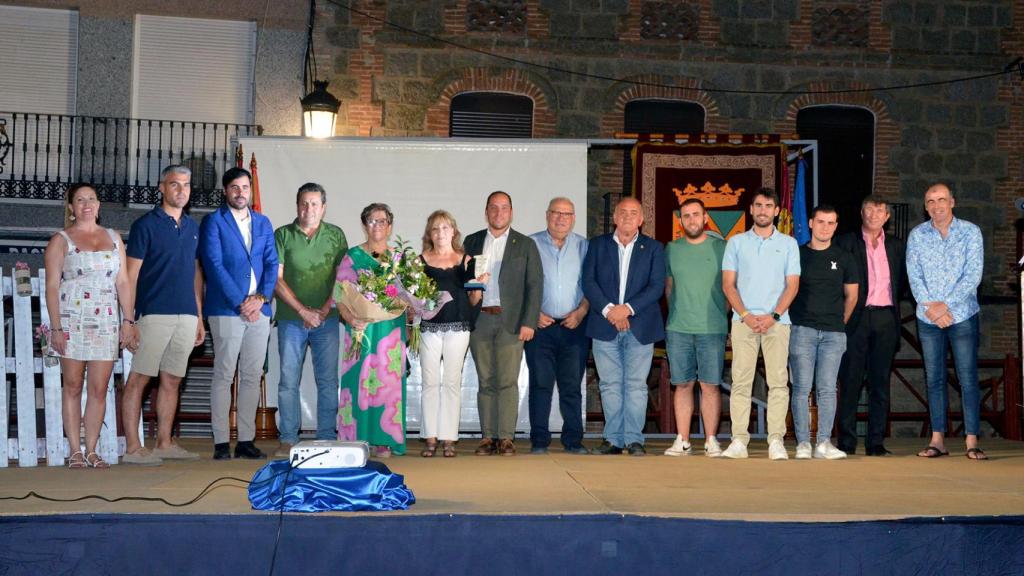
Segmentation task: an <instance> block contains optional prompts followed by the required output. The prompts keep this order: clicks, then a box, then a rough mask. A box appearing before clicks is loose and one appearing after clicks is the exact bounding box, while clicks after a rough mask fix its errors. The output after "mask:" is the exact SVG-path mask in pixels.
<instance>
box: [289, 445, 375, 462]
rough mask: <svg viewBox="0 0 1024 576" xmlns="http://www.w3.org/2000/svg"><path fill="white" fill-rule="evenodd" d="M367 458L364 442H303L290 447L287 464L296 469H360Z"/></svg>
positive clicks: (368, 448)
mask: <svg viewBox="0 0 1024 576" xmlns="http://www.w3.org/2000/svg"><path fill="white" fill-rule="evenodd" d="M369 457H370V445H369V444H367V443H366V442H347V441H342V440H303V441H302V442H299V443H298V444H296V445H295V446H292V450H291V453H289V455H288V462H289V463H290V464H291V465H292V466H295V467H296V468H362V467H363V466H366V460H367V459H368V458H369Z"/></svg>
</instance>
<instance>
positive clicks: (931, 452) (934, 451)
mask: <svg viewBox="0 0 1024 576" xmlns="http://www.w3.org/2000/svg"><path fill="white" fill-rule="evenodd" d="M917 455H918V456H920V457H921V458H938V457H940V456H949V451H948V450H939V449H938V448H936V447H935V446H929V447H927V448H925V449H924V450H921V451H920V452H918V453H917Z"/></svg>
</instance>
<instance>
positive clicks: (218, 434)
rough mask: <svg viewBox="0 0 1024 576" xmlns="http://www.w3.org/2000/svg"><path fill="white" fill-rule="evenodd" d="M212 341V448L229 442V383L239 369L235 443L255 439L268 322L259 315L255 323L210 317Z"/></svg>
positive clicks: (233, 318)
mask: <svg viewBox="0 0 1024 576" xmlns="http://www.w3.org/2000/svg"><path fill="white" fill-rule="evenodd" d="M209 322H210V335H211V336H212V337H213V382H212V385H211V390H210V422H211V424H212V426H213V442H214V444H223V443H225V442H228V441H230V439H231V423H230V421H229V412H230V411H231V381H232V380H234V377H235V368H236V367H237V368H238V397H237V398H236V399H235V402H236V405H235V408H236V413H235V423H236V425H237V426H238V441H239V442H248V441H251V440H252V439H253V438H254V437H255V436H256V405H257V404H258V403H259V401H260V378H261V377H262V376H263V363H264V361H265V360H266V357H267V343H268V341H269V340H270V318H269V317H267V316H264V315H262V314H260V317H259V320H257V321H255V322H244V321H243V320H242V318H241V317H239V316H210V318H209Z"/></svg>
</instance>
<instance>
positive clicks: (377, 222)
mask: <svg viewBox="0 0 1024 576" xmlns="http://www.w3.org/2000/svg"><path fill="white" fill-rule="evenodd" d="M389 224H391V222H388V219H387V218H378V219H376V220H369V221H367V222H366V225H367V226H371V227H372V226H387V225H389Z"/></svg>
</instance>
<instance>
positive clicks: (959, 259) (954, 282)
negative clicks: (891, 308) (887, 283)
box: [907, 184, 986, 460]
mask: <svg viewBox="0 0 1024 576" xmlns="http://www.w3.org/2000/svg"><path fill="white" fill-rule="evenodd" d="M954 206H956V200H955V199H954V198H953V192H952V191H951V190H950V189H949V187H948V186H946V185H945V184H935V185H933V186H932V187H931V188H928V191H927V192H925V194H924V209H925V211H927V212H928V216H929V217H930V218H931V220H930V221H928V222H923V223H921V224H918V225H917V226H915V227H914V229H913V230H911V231H910V237H909V238H908V240H907V275H908V276H909V279H910V290H911V291H912V292H913V293H914V299H915V300H916V301H917V334H918V337H919V338H920V340H921V350H922V353H923V356H924V365H925V377H926V379H927V382H928V412H929V413H930V415H931V428H932V438H931V442H929V444H928V447H927V448H925V449H924V450H922V451H920V452H918V454H917V455H918V456H921V457H924V458H937V457H939V456H946V455H948V454H949V452H948V451H947V450H946V445H945V439H944V436H945V433H946V408H947V404H948V399H947V392H948V390H947V388H946V348H947V345H948V346H949V347H951V348H952V349H953V360H954V361H955V363H956V375H957V378H958V379H959V380H960V387H961V389H962V396H963V397H962V404H963V414H964V431H965V432H966V434H967V458H969V459H971V460H985V459H986V456H985V452H983V451H982V450H981V449H980V448H978V431H979V428H980V424H979V412H980V410H981V399H980V393H979V390H978V331H979V323H978V311H979V307H978V284H980V283H981V272H982V263H983V260H984V256H985V254H984V245H983V243H982V238H981V230H980V229H979V228H978V227H977V226H975V225H974V224H971V223H970V222H967V221H965V220H960V219H958V218H955V217H954V216H953V207H954Z"/></svg>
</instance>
